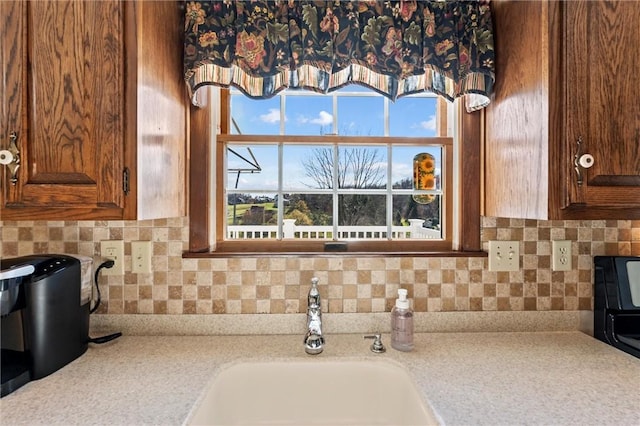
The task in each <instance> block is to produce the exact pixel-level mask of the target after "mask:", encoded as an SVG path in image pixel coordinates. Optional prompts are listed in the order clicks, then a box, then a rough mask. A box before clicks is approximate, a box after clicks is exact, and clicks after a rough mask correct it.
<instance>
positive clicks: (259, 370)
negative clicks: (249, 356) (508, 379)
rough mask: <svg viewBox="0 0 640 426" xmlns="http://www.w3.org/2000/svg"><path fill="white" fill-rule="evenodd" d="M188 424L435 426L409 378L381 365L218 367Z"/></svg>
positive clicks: (247, 364) (329, 363)
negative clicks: (217, 371) (432, 425)
mask: <svg viewBox="0 0 640 426" xmlns="http://www.w3.org/2000/svg"><path fill="white" fill-rule="evenodd" d="M186 424H190V425H204V424H207V425H431V424H439V422H438V421H437V419H436V416H435V415H434V413H433V412H432V410H431V409H430V407H428V406H427V405H426V404H425V402H424V401H423V399H422V397H421V394H420V393H419V391H418V389H417V388H416V386H415V384H414V382H413V380H412V379H411V377H410V376H409V375H408V374H407V372H406V371H405V370H404V369H403V368H402V367H400V366H399V365H396V364H394V363H391V362H385V361H351V360H350V361H341V360H332V361H321V360H313V361H301V360H296V361H292V362H285V361H277V362H275V361H274V362H244V363H237V364H232V365H230V366H229V367H227V368H223V369H222V370H221V371H220V373H219V374H218V375H217V376H216V377H215V378H214V379H213V381H212V382H211V384H210V385H209V386H208V388H207V389H206V390H205V392H204V394H203V395H202V396H201V398H200V399H199V400H198V402H197V403H196V405H195V407H194V408H193V410H192V412H191V414H190V416H189V418H188V419H187V422H186Z"/></svg>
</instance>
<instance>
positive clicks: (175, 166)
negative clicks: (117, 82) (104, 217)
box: [127, 1, 187, 219]
mask: <svg viewBox="0 0 640 426" xmlns="http://www.w3.org/2000/svg"><path fill="white" fill-rule="evenodd" d="M127 6H128V9H127V10H128V11H129V12H130V13H133V14H134V15H135V17H134V18H133V19H131V20H130V21H134V25H135V30H132V31H131V34H132V35H133V34H135V37H136V40H135V41H133V40H132V41H131V42H129V43H128V45H131V46H137V51H136V55H135V57H131V55H129V61H131V62H133V61H135V64H136V66H135V68H134V67H133V66H132V64H131V63H130V64H129V68H130V69H131V68H133V71H131V74H134V73H135V74H134V75H135V78H136V80H135V87H136V93H135V99H137V102H136V111H133V113H132V122H135V125H136V127H137V131H136V136H135V137H136V138H137V151H136V155H137V159H136V160H135V162H133V161H132V166H131V167H130V168H131V170H134V171H135V175H134V176H132V180H133V181H135V185H136V189H135V191H136V194H137V196H136V200H137V211H136V212H135V216H134V217H136V218H137V219H147V218H153V217H175V216H183V215H184V214H185V211H186V194H185V173H186V172H185V170H186V159H185V155H186V145H187V144H186V114H187V112H186V102H187V96H186V91H185V83H184V81H183V79H182V71H183V64H182V55H181V52H182V49H183V48H184V42H183V34H184V24H183V18H184V15H183V14H182V13H180V9H179V8H178V6H177V3H176V2H169V1H143V2H135V3H134V2H128V3H127ZM130 23H131V22H130ZM130 78H131V76H130ZM131 95H132V96H133V95H134V94H131ZM131 107H133V105H131ZM133 117H135V119H134V118H133ZM133 120H135V121H133ZM129 137H133V135H132V134H129ZM131 213H133V212H131Z"/></svg>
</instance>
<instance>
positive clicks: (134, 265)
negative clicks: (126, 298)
mask: <svg viewBox="0 0 640 426" xmlns="http://www.w3.org/2000/svg"><path fill="white" fill-rule="evenodd" d="M131 272H133V273H134V274H150V273H151V241H131Z"/></svg>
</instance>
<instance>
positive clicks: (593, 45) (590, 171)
mask: <svg viewBox="0 0 640 426" xmlns="http://www.w3.org/2000/svg"><path fill="white" fill-rule="evenodd" d="M639 6H640V5H639V4H638V3H636V2H633V1H629V2H627V1H567V2H565V3H564V7H565V24H566V25H565V28H566V38H565V58H566V83H567V84H566V90H567V95H566V96H567V98H566V105H567V119H566V142H565V143H566V144H567V149H568V150H569V152H571V153H573V155H574V157H575V156H576V155H578V157H580V156H581V155H583V154H588V155H591V156H592V157H593V163H592V166H591V167H588V168H583V167H581V166H578V167H577V171H575V173H574V174H573V175H572V178H571V179H569V182H570V183H571V185H570V189H569V194H568V195H569V196H568V201H569V204H575V203H577V204H584V205H585V206H587V207H589V206H608V207H611V208H613V209H615V208H624V207H633V206H635V207H636V208H637V207H638V206H640V71H639V70H640V56H639V55H638V53H639V52H640V50H639V46H640V25H639V23H640V7H639ZM579 138H580V139H581V140H582V144H581V145H582V146H581V148H580V151H579V149H578V146H577V141H578V139H579ZM589 160H590V158H588V157H585V158H584V161H585V163H584V164H585V165H588V161H589ZM579 176H581V177H582V183H581V184H579V183H578V177H579Z"/></svg>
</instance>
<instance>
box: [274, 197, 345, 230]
mask: <svg viewBox="0 0 640 426" xmlns="http://www.w3.org/2000/svg"><path fill="white" fill-rule="evenodd" d="M332 200H333V197H332V196H331V195H330V194H301V193H297V194H288V195H287V203H286V205H285V207H284V222H285V225H284V226H283V233H284V237H285V238H312V239H332V238H333V206H332V202H333V201H332Z"/></svg>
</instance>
